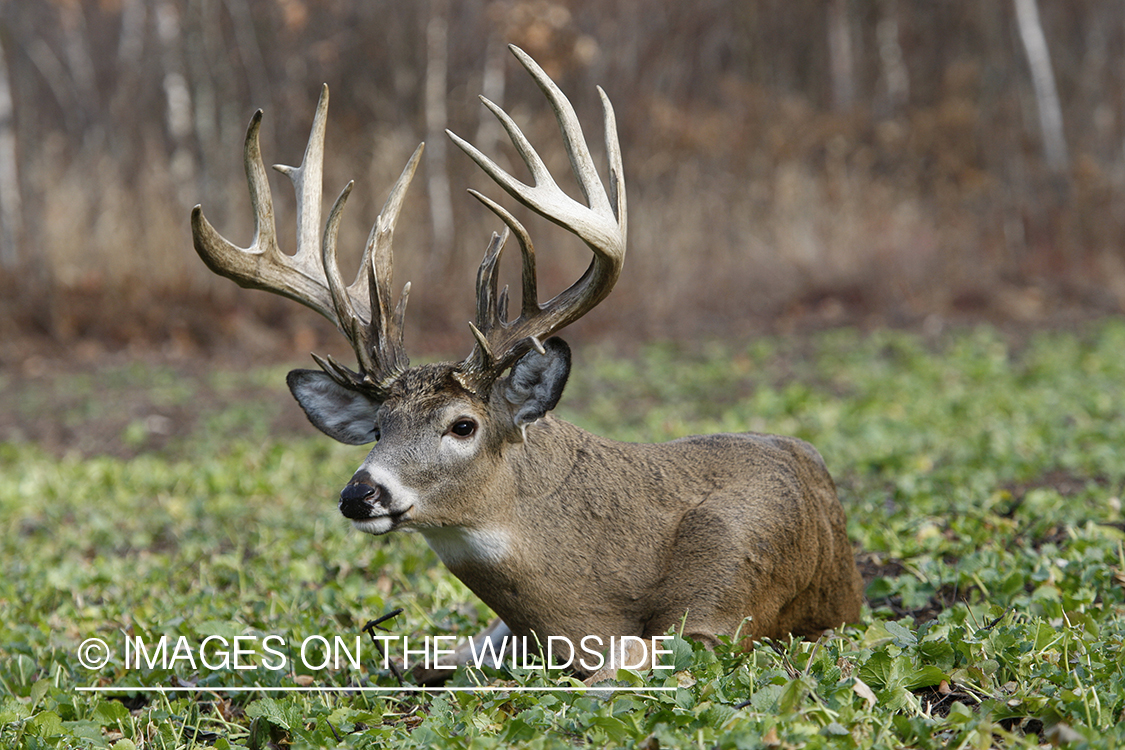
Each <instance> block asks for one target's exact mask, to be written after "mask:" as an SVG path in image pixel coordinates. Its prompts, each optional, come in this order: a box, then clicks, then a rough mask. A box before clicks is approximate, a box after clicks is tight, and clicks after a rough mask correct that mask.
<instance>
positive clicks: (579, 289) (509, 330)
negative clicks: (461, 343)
mask: <svg viewBox="0 0 1125 750" xmlns="http://www.w3.org/2000/svg"><path fill="white" fill-rule="evenodd" d="M509 48H510V49H511V51H512V54H514V55H515V56H516V59H517V60H519V61H520V64H522V65H523V67H524V68H525V69H526V70H527V72H528V73H530V74H531V77H532V78H534V79H535V82H536V83H537V84H539V88H540V89H542V90H543V93H544V94H545V95H546V96H547V100H548V101H549V102H550V104H551V107H552V109H554V111H555V119H556V120H558V123H559V129H560V130H561V131H562V135H563V141H564V143H565V146H566V151H567V154H568V155H569V157H570V164H571V168H572V169H573V171H574V175H575V177H576V178H577V179H578V185H579V187H580V188H581V190H582V195H583V197H584V198H585V199H586V205H583V204H582V203H579V202H578V201H576V200H574V199H572V198H571V197H570V196H568V195H567V194H566V193H564V192H563V190H562V189H561V188H560V187H559V186H558V185H557V184H556V183H555V181H554V179H553V178H552V177H551V174H550V172H548V171H547V167H546V165H545V164H544V163H543V160H542V159H541V158H540V157H539V154H538V153H536V151H535V149H534V148H533V147H532V146H531V143H530V142H529V141H528V140H527V138H526V137H525V136H524V134H523V132H522V131H521V130H520V129H519V126H517V125H516V124H515V122H514V121H513V120H512V118H511V117H509V116H508V115H507V113H505V112H504V111H503V110H502V109H500V107H498V106H496V105H495V104H493V103H492V102H490V101H489V100H488V99H485V98H484V97H481V101H482V102H483V103H484V105H485V106H486V107H488V109H489V110H490V111H491V112H492V113H493V114H494V115H495V116H496V118H497V119H498V120H499V121H500V124H501V125H503V127H504V129H505V130H506V131H507V133H508V136H509V137H510V138H511V139H512V144H513V145H514V146H515V148H516V151H518V152H519V154H520V156H521V157H522V158H523V160H524V163H525V164H527V167H528V169H529V170H530V171H531V177H532V180H533V182H534V184H533V185H525V184H524V183H522V182H520V181H519V180H517V179H515V178H514V177H512V176H511V175H509V174H508V173H507V172H505V171H504V170H503V169H501V168H500V167H499V166H497V164H496V163H495V162H494V161H492V160H491V159H490V158H488V157H487V156H485V155H484V154H483V153H481V152H480V151H479V150H478V149H477V148H476V147H474V146H472V145H471V144H469V143H468V142H467V141H465V140H464V139H462V138H460V137H458V136H457V135H455V134H453V133H452V132H450V131H448V130H447V131H446V132H447V133H448V134H449V137H450V138H451V139H453V142H454V143H456V144H457V145H458V146H459V147H460V148H461V149H462V150H463V151H464V152H465V153H466V154H468V155H469V157H470V158H471V159H472V160H473V161H475V162H476V163H477V164H478V165H479V166H480V168H481V169H483V170H484V171H485V173H487V174H488V176H489V177H491V178H492V179H493V180H494V181H495V182H496V183H497V184H498V185H500V187H502V188H504V190H506V191H507V192H508V193H509V194H510V195H511V196H512V197H513V198H515V199H516V200H518V201H519V202H520V203H522V204H523V205H525V206H527V207H528V208H530V209H532V210H533V211H535V212H536V213H538V214H540V215H541V216H543V217H545V218H547V219H550V220H551V221H553V222H555V223H556V224H558V225H559V226H561V227H563V228H565V229H567V230H569V231H570V232H572V233H574V234H575V235H577V236H578V237H580V238H581V239H582V240H583V241H584V242H585V243H586V244H587V245H589V247H590V249H591V250H593V251H594V258H593V260H592V261H591V263H590V266H589V267H588V268H587V269H586V272H585V273H583V274H582V276H581V278H579V279H578V281H576V282H575V283H574V284H572V285H571V286H570V287H569V288H568V289H566V290H565V291H563V292H562V293H560V294H559V295H558V296H557V297H555V298H554V299H551V300H550V301H548V302H546V303H544V304H539V300H538V297H537V296H536V281H535V250H534V248H533V247H532V243H531V238H530V237H529V236H528V233H527V230H525V229H524V227H523V226H522V225H521V224H520V223H519V222H518V221H517V220H516V219H515V217H513V216H512V215H511V214H510V213H509V212H508V211H507V210H505V209H504V208H503V207H501V206H500V205H499V204H498V203H496V202H495V201H493V200H491V199H489V198H486V197H485V196H483V195H481V194H480V193H478V192H476V191H473V190H470V191H469V192H470V193H472V195H473V196H474V197H476V198H477V200H479V201H480V202H481V203H483V204H484V205H485V206H487V207H488V208H489V209H490V210H491V211H492V212H493V213H495V214H496V215H497V216H499V217H500V219H501V220H503V222H504V223H505V224H506V225H507V229H505V230H504V232H503V233H502V234H499V235H497V234H494V235H493V236H492V242H490V243H489V245H488V249H487V250H486V251H485V256H484V260H483V261H482V263H481V265H480V270H479V271H478V272H477V319H476V324H475V325H474V324H471V323H470V327H471V328H472V332H473V336H474V337H475V338H476V345H475V346H474V347H473V351H472V353H470V354H469V356H468V357H466V358H465V359H464V360H463V361H462V362H461V363H460V364H459V365H458V370H459V373H458V374H459V376H460V377H459V380H460V381H461V382H462V384H463V385H465V386H466V387H467V388H469V389H470V390H474V391H479V390H481V389H482V388H486V387H487V386H488V384H490V383H491V382H493V381H494V380H495V379H496V378H497V377H499V376H500V374H502V373H503V372H504V370H506V369H507V368H508V367H509V366H511V365H512V364H513V363H514V362H515V361H516V360H517V359H519V357H521V356H523V355H524V354H525V353H526V352H528V351H529V350H531V349H533V348H534V349H539V350H542V344H541V343H540V341H541V340H542V339H544V338H546V337H547V336H550V335H551V334H553V333H555V332H556V331H559V330H560V329H562V328H563V327H565V326H567V325H569V324H570V323H573V322H574V321H576V320H578V319H579V318H581V317H582V316H583V315H585V314H586V313H587V312H589V311H590V310H591V309H593V308H594V307H595V306H596V305H597V304H598V303H599V302H601V301H602V300H603V299H605V297H606V296H607V295H608V294H609V293H610V291H611V290H612V289H613V285H614V284H615V283H616V282H617V277H618V276H619V275H620V273H621V265H622V262H623V261H624V259H625V230H626V206H625V178H624V173H623V169H622V164H621V147H620V145H619V144H618V140H617V123H616V120H615V119H614V116H613V106H612V105H611V104H610V102H609V98H608V97H607V96H606V94H605V91H603V90H602V89H601V87H600V86H599V87H598V93H599V94H600V95H601V99H602V109H603V111H604V113H605V146H606V155H607V157H608V160H609V195H608V196H607V195H606V191H605V187H604V186H603V185H602V181H601V178H600V177H599V176H598V171H597V168H596V167H595V166H594V160H593V158H592V157H591V156H590V149H589V148H588V147H587V145H586V139H585V138H584V137H583V135H582V126H581V125H580V124H579V122H578V116H577V115H576V114H575V112H574V107H572V106H571V104H570V102H569V101H568V100H567V98H566V96H565V95H563V93H562V91H561V90H560V89H559V87H558V86H556V85H555V83H554V82H553V81H552V80H551V79H550V78H548V77H547V74H546V73H544V72H543V69H542V68H540V67H539V66H538V65H537V64H536V63H535V61H534V60H532V59H531V57H529V56H528V55H527V53H525V52H524V51H523V50H521V49H519V48H518V47H516V46H514V45H509ZM509 230H510V231H511V233H512V234H515V236H516V239H517V240H518V241H519V244H520V251H521V253H522V255H523V293H522V300H521V309H520V314H519V316H518V317H517V318H516V319H515V320H512V321H509V320H508V319H507V317H508V311H507V308H508V298H507V289H505V290H503V291H501V292H500V294H499V295H498V294H497V291H496V287H497V274H496V269H497V266H498V262H499V259H500V253H501V251H502V250H503V247H504V244H505V242H506V241H507V238H508V234H509Z"/></svg>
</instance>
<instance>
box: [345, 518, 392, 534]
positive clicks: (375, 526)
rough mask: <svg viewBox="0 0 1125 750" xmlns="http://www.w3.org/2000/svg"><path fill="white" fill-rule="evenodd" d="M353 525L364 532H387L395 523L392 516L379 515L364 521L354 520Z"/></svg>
mask: <svg viewBox="0 0 1125 750" xmlns="http://www.w3.org/2000/svg"><path fill="white" fill-rule="evenodd" d="M352 525H353V526H355V527H356V528H357V529H359V530H360V531H362V532H363V533H364V534H386V533H387V532H388V531H390V530H391V529H392V528H393V527H394V525H395V523H394V521H392V520H391V517H390V516H379V517H378V518H365V519H363V520H362V521H352Z"/></svg>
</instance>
